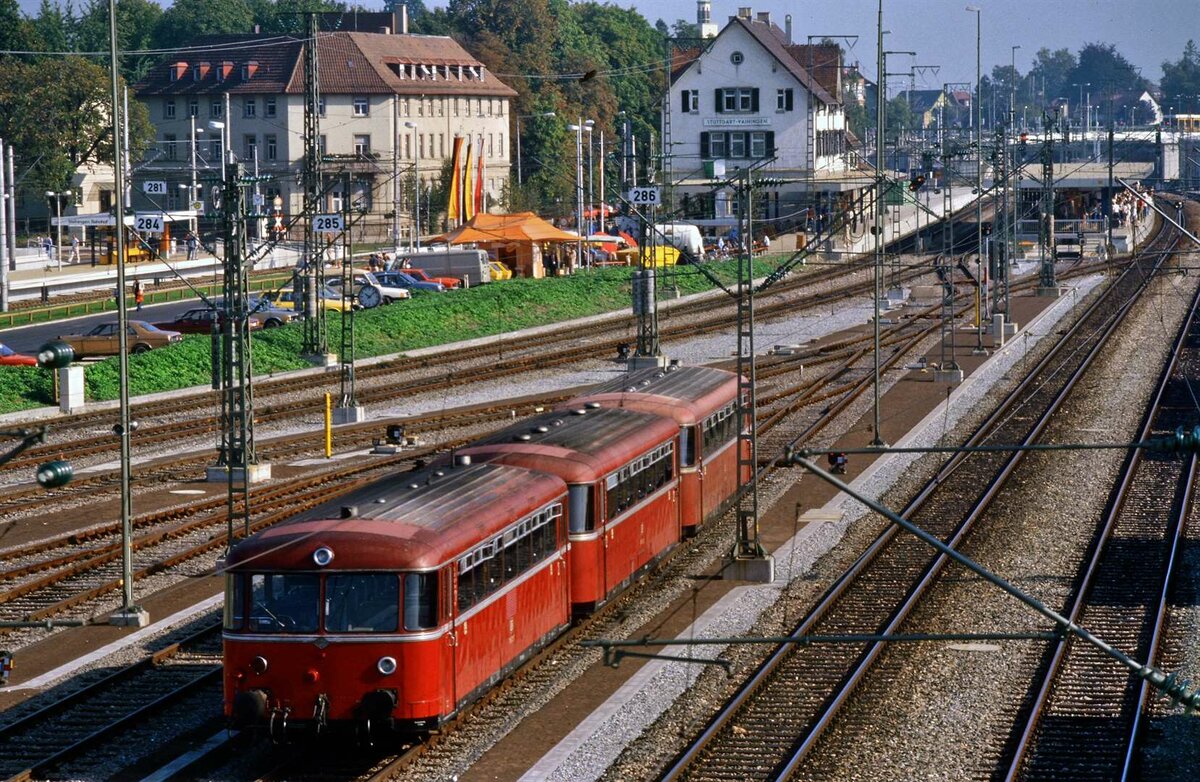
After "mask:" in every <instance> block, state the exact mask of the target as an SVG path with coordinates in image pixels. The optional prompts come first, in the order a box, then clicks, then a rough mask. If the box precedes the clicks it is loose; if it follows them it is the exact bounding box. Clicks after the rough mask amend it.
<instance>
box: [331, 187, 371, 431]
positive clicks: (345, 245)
mask: <svg viewBox="0 0 1200 782" xmlns="http://www.w3.org/2000/svg"><path fill="white" fill-rule="evenodd" d="M344 176H345V181H344V184H343V188H344V192H345V193H346V197H345V198H343V199H342V236H341V240H342V242H341V243H342V265H341V278H342V304H343V310H342V317H341V324H342V333H341V344H340V346H339V348H338V361H339V362H340V365H339V370H340V377H339V380H340V385H341V389H340V390H341V394H340V396H339V398H338V405H337V407H336V408H335V409H334V411H333V423H335V424H356V423H359V422H360V421H364V420H366V417H367V415H366V410H365V409H364V408H363V407H362V406H360V405H359V404H358V400H357V398H356V394H355V380H354V307H353V306H352V305H353V304H354V299H355V293H354V266H353V264H352V263H351V259H352V258H353V257H354V232H353V230H352V228H353V225H354V221H353V218H354V217H355V216H360V217H361V214H360V212H359V206H358V204H352V203H351V202H350V193H351V189H350V185H351V182H352V180H351V177H350V172H348V171H347V172H346V173H345V174H344Z"/></svg>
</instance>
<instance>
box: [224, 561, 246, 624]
mask: <svg viewBox="0 0 1200 782" xmlns="http://www.w3.org/2000/svg"><path fill="white" fill-rule="evenodd" d="M245 621H246V577H245V576H243V575H242V574H241V573H226V574H225V629H226V630H241V629H242V623H243V622H245Z"/></svg>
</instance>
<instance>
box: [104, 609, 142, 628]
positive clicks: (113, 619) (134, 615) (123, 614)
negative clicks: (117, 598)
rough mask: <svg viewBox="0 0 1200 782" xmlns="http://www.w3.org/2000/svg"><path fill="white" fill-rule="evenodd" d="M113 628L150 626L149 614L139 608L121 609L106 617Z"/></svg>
mask: <svg viewBox="0 0 1200 782" xmlns="http://www.w3.org/2000/svg"><path fill="white" fill-rule="evenodd" d="M108 623H109V624H110V625H112V626H113V627H145V626H146V625H148V624H150V612H149V611H147V610H146V609H144V608H142V607H141V606H130V607H129V608H121V609H118V610H117V611H116V613H114V614H112V615H111V616H109V617H108Z"/></svg>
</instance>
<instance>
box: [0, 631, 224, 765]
mask: <svg viewBox="0 0 1200 782" xmlns="http://www.w3.org/2000/svg"><path fill="white" fill-rule="evenodd" d="M220 630H221V628H220V625H219V624H214V625H210V626H207V627H204V628H202V629H201V630H199V631H198V632H196V633H193V634H192V635H190V636H188V637H187V638H184V639H182V640H180V641H178V642H176V643H173V644H171V645H170V646H168V647H166V648H164V649H162V650H160V651H158V652H155V653H153V654H151V655H149V656H148V657H145V658H143V659H141V660H139V661H138V662H136V663H134V664H132V665H128V666H125V667H122V668H118V669H117V670H115V671H114V672H112V673H110V674H108V675H106V676H104V677H103V678H102V679H100V680H98V681H96V682H93V683H92V684H89V685H87V686H86V687H83V688H81V689H79V690H76V691H75V692H72V693H70V694H68V695H65V696H63V697H61V698H58V699H57V700H55V701H54V702H53V703H50V704H49V705H47V706H45V707H43V708H41V709H38V710H37V711H35V712H33V713H31V714H28V715H26V716H24V717H22V718H20V719H18V720H16V721H14V722H11V723H9V724H7V725H5V726H4V727H3V728H0V778H4V779H9V780H32V779H45V778H46V777H47V776H48V772H50V771H51V770H52V769H54V768H55V767H57V766H60V765H62V764H64V763H67V762H69V761H71V760H72V759H75V758H80V757H83V756H85V755H86V754H87V753H88V752H90V751H91V750H93V749H95V748H96V747H98V746H100V745H101V744H103V743H104V742H107V741H111V740H113V739H114V737H116V736H119V735H120V733H121V732H122V731H124V730H127V729H129V728H130V727H132V726H134V725H137V724H138V723H140V722H143V721H145V720H149V719H151V718H152V717H153V716H154V715H156V714H158V713H160V712H162V711H163V710H164V709H167V708H169V707H170V706H171V705H172V704H176V703H179V702H180V701H182V700H183V699H185V698H187V697H189V696H191V695H193V694H195V693H197V692H201V691H203V690H204V688H211V689H212V692H213V694H214V697H215V696H216V694H217V693H219V692H220V687H221V677H220V672H221V632H220Z"/></svg>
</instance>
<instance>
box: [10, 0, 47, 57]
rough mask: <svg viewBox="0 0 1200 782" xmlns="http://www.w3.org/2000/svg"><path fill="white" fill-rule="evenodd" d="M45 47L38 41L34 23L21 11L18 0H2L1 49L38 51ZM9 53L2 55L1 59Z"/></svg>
mask: <svg viewBox="0 0 1200 782" xmlns="http://www.w3.org/2000/svg"><path fill="white" fill-rule="evenodd" d="M43 49H44V47H42V46H40V45H39V43H38V36H37V31H36V30H35V29H34V26H33V23H32V22H31V21H30V20H28V19H26V18H25V15H24V14H22V13H21V6H19V5H18V4H17V0H0V50H5V51H18V52H27V51H37V50H43ZM6 57H8V55H0V59H2V58H6Z"/></svg>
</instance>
